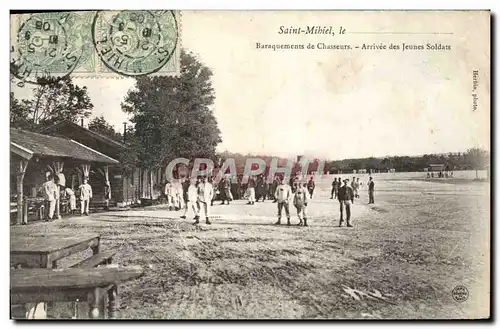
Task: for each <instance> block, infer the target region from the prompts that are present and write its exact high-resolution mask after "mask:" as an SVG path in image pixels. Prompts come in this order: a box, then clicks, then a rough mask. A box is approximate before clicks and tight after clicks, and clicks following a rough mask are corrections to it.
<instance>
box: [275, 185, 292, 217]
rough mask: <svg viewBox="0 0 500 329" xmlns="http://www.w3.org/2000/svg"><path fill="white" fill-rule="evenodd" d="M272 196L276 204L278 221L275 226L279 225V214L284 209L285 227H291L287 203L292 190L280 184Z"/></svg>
mask: <svg viewBox="0 0 500 329" xmlns="http://www.w3.org/2000/svg"><path fill="white" fill-rule="evenodd" d="M274 196H275V198H276V200H277V202H278V221H277V222H276V225H279V224H281V213H282V211H283V208H285V213H286V219H287V225H291V224H290V207H289V202H290V199H291V197H292V189H291V188H290V186H289V185H287V184H284V183H283V184H280V185H278V188H277V189H276V192H275V193H274Z"/></svg>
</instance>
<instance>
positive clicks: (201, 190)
mask: <svg viewBox="0 0 500 329" xmlns="http://www.w3.org/2000/svg"><path fill="white" fill-rule="evenodd" d="M197 192H198V201H197V205H198V209H200V211H201V208H203V212H204V213H205V220H206V223H207V224H211V223H210V221H209V220H208V216H209V215H210V205H211V201H212V198H213V196H214V189H213V187H212V184H210V183H209V182H200V183H198V186H197ZM199 218H200V216H199V214H198V215H197V216H196V218H195V219H196V221H195V224H198V223H199V222H200V221H199Z"/></svg>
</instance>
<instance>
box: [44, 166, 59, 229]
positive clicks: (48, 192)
mask: <svg viewBox="0 0 500 329" xmlns="http://www.w3.org/2000/svg"><path fill="white" fill-rule="evenodd" d="M45 177H46V179H47V181H46V182H45V183H43V184H42V191H43V195H44V198H45V205H46V208H47V209H48V213H46V216H45V220H47V221H48V220H52V218H53V217H54V212H55V210H56V202H57V193H58V188H57V185H56V183H54V178H53V176H52V174H51V173H47V174H46V175H45Z"/></svg>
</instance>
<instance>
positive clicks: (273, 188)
mask: <svg viewBox="0 0 500 329" xmlns="http://www.w3.org/2000/svg"><path fill="white" fill-rule="evenodd" d="M278 185H279V180H278V177H277V176H274V180H273V182H272V184H269V195H270V196H271V198H272V199H273V200H274V201H273V203H276V202H277V201H276V197H275V196H274V193H276V189H277V188H278Z"/></svg>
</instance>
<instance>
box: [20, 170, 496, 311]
mask: <svg viewBox="0 0 500 329" xmlns="http://www.w3.org/2000/svg"><path fill="white" fill-rule="evenodd" d="M329 185H330V179H328V180H324V181H323V182H318V183H317V186H318V191H317V192H316V194H315V198H314V199H313V200H311V201H310V204H309V207H308V209H307V210H308V212H309V213H308V215H309V218H310V224H311V226H310V227H307V228H305V227H297V226H291V227H287V226H286V225H281V226H275V225H272V224H273V223H274V222H275V221H276V204H272V203H271V202H270V201H266V202H264V203H256V204H255V205H254V206H249V205H246V204H245V202H244V201H235V202H233V203H232V204H231V205H230V206H227V205H224V206H222V205H216V206H214V207H213V208H212V209H213V213H214V214H216V215H220V216H221V219H218V220H214V221H213V224H212V225H211V226H207V225H205V224H204V223H203V222H202V224H201V225H199V226H194V225H192V221H191V220H189V219H188V220H181V219H180V218H179V216H180V212H169V211H167V210H166V209H164V208H163V207H155V208H154V209H148V210H144V209H139V210H134V211H125V212H124V211H121V212H115V213H102V214H95V215H92V216H90V217H89V218H75V219H71V220H60V221H56V222H54V223H49V224H47V223H39V224H34V225H29V226H28V227H24V228H18V227H13V228H12V229H11V231H12V233H11V234H20V232H23V233H22V234H34V235H43V234H44V233H47V232H54V231H58V232H66V233H73V234H75V233H76V232H85V231H89V232H98V233H101V234H102V246H103V248H118V249H119V252H118V254H117V256H116V262H117V263H119V264H123V265H127V264H137V265H142V266H143V267H144V268H145V270H146V273H145V275H144V277H142V278H140V279H138V280H136V281H132V282H128V283H126V284H124V285H123V286H122V287H121V308H122V312H121V315H122V317H123V318H135V319H140V318H164V319H204V318H206V319H209V318H211V319H213V318H234V319H237V318H242V319H264V318H280V319H282V318H289V319H296V318H311V319H316V318H317V319H324V318H334V319H340V318H359V319H380V318H385V319H388V318H391V319H405V318H438V319H445V318H480V317H487V316H488V315H489V289H490V287H489V248H490V246H489V238H490V236H489V229H490V226H489V221H490V212H489V185H487V184H481V183H473V184H442V183H436V182H429V181H410V180H408V181H389V180H387V181H382V180H381V181H377V188H378V190H377V192H376V195H375V198H376V204H375V205H373V206H372V205H368V204H367V192H366V191H365V190H362V191H361V195H362V197H361V199H358V200H356V201H355V204H354V206H353V211H352V213H353V224H354V228H345V227H342V228H339V227H337V225H338V219H339V214H338V202H336V201H334V200H330V199H329ZM291 210H292V214H293V216H292V222H293V223H297V222H298V220H297V218H296V216H295V213H294V212H293V210H294V209H291ZM285 222H286V221H285ZM16 232H17V233H16ZM457 285H464V286H466V287H467V288H468V290H469V299H468V300H467V301H465V302H463V303H458V302H456V301H455V300H453V298H452V295H451V291H452V290H453V288H454V287H455V286H457Z"/></svg>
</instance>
